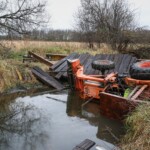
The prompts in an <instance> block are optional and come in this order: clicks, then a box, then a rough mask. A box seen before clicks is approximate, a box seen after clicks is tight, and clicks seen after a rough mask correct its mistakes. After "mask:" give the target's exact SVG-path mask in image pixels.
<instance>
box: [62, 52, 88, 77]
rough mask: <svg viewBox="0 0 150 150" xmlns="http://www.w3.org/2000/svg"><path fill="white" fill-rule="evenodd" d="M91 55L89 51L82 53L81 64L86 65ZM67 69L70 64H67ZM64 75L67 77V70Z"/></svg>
mask: <svg viewBox="0 0 150 150" xmlns="http://www.w3.org/2000/svg"><path fill="white" fill-rule="evenodd" d="M89 57H90V54H89V53H85V54H82V55H80V57H79V59H80V63H81V65H83V66H84V64H85V62H86V61H87V60H88V58H89ZM67 69H68V66H67ZM62 76H63V77H67V72H65V73H64V74H63V75H62Z"/></svg>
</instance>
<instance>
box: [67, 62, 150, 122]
mask: <svg viewBox="0 0 150 150" xmlns="http://www.w3.org/2000/svg"><path fill="white" fill-rule="evenodd" d="M68 67H69V69H68V78H69V83H70V86H71V88H72V89H75V90H78V91H80V96H81V98H83V99H84V100H87V99H97V100H99V102H100V105H99V106H100V111H101V113H102V114H103V115H105V116H108V117H109V118H113V119H123V118H124V117H125V115H127V114H128V113H129V112H131V111H132V110H134V109H135V107H136V106H137V105H139V104H141V103H148V101H146V99H149V98H150V60H145V61H140V62H137V63H135V64H133V65H132V66H131V68H130V71H129V75H128V74H118V73H117V72H112V73H110V74H107V75H104V74H105V71H107V70H111V69H113V68H114V67H115V64H114V62H112V61H109V60H95V61H93V62H92V67H93V68H94V69H96V70H100V71H101V73H102V75H85V74H84V68H83V66H82V65H81V64H80V60H79V59H74V60H68Z"/></svg>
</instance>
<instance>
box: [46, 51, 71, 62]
mask: <svg viewBox="0 0 150 150" xmlns="http://www.w3.org/2000/svg"><path fill="white" fill-rule="evenodd" d="M67 56H68V55H64V54H53V53H47V54H46V59H49V60H52V61H57V60H61V59H63V58H65V57H67Z"/></svg>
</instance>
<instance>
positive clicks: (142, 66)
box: [129, 60, 150, 80]
mask: <svg viewBox="0 0 150 150" xmlns="http://www.w3.org/2000/svg"><path fill="white" fill-rule="evenodd" d="M129 72H130V76H131V78H134V79H139V80H150V60H145V61H141V62H137V63H135V64H133V65H132V66H131V67H130V71H129Z"/></svg>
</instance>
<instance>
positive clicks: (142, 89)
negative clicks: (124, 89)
mask: <svg viewBox="0 0 150 150" xmlns="http://www.w3.org/2000/svg"><path fill="white" fill-rule="evenodd" d="M147 87H148V85H143V86H142V87H141V88H140V89H139V90H138V91H137V92H136V93H135V95H134V96H133V97H132V98H131V100H135V99H136V98H138V96H139V95H140V94H141V93H142V92H143V91H144V90H145V89H146V88H147Z"/></svg>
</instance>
